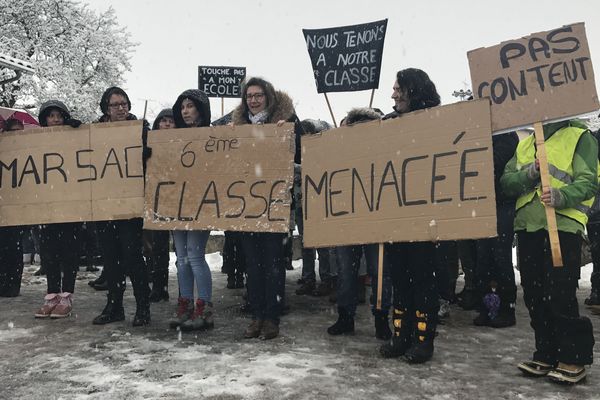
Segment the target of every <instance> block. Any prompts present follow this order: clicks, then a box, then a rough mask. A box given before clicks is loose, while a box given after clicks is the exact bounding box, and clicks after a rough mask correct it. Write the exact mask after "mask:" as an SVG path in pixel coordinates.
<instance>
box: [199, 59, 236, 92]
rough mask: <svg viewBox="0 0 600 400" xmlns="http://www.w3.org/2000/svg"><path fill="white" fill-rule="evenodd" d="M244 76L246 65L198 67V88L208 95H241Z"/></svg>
mask: <svg viewBox="0 0 600 400" xmlns="http://www.w3.org/2000/svg"><path fill="white" fill-rule="evenodd" d="M245 78H246V67H215V66H199V67H198V89H200V90H202V91H203V92H205V93H206V94H207V95H208V97H234V98H239V97H241V96H242V82H243V81H244V79H245Z"/></svg>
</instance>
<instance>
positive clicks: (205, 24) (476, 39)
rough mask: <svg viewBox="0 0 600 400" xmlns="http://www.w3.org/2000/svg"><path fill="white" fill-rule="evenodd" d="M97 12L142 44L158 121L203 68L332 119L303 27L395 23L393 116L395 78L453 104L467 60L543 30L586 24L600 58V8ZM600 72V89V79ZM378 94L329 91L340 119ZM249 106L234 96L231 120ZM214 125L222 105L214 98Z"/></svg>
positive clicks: (592, 4)
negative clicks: (418, 77)
mask: <svg viewBox="0 0 600 400" xmlns="http://www.w3.org/2000/svg"><path fill="white" fill-rule="evenodd" d="M83 2H84V3H89V4H90V6H91V7H92V8H93V9H96V10H99V11H104V10H106V9H107V8H108V7H109V6H112V7H113V8H114V9H115V10H116V12H117V16H118V21H119V24H120V25H121V26H125V27H126V28H127V29H128V30H129V32H130V33H131V35H132V40H133V41H135V42H138V43H139V46H138V47H137V48H136V51H135V54H134V55H133V57H132V71H131V72H129V73H127V74H126V76H125V82H126V83H125V85H124V88H125V89H126V90H127V92H128V94H129V96H130V98H131V101H132V103H133V112H134V113H135V114H137V115H138V116H141V115H142V114H143V106H144V99H147V100H148V101H149V103H148V117H149V118H150V119H151V118H152V117H154V115H156V113H158V111H160V109H161V108H163V107H165V106H171V105H172V104H173V103H174V101H175V99H176V98H177V96H178V95H179V94H180V93H181V92H182V91H183V90H185V89H189V88H197V85H198V65H231V66H245V67H247V75H248V76H261V77H264V78H265V79H267V80H269V81H271V82H272V83H273V84H274V86H275V88H276V89H279V90H283V91H286V92H287V93H288V94H289V95H290V96H291V97H292V98H293V99H294V103H295V105H296V112H297V114H298V116H299V117H300V118H301V119H304V118H321V119H326V120H328V121H330V122H331V117H330V116H329V112H328V109H327V104H326V102H325V99H324V97H323V95H322V94H318V93H317V90H316V86H315V83H314V80H313V74H312V67H311V63H310V58H309V55H308V51H307V49H306V43H305V42H304V37H303V35H302V28H328V27H336V26H343V25H353V24H359V23H365V22H372V21H377V20H380V19H385V18H387V19H388V27H387V34H386V38H385V47H384V52H383V61H382V68H381V79H380V83H379V89H378V90H377V91H376V92H375V99H374V102H373V106H374V107H379V108H381V109H382V110H383V111H384V112H388V111H391V107H392V105H393V102H392V100H391V99H390V96H391V93H392V85H393V83H394V80H395V73H396V71H398V70H399V69H403V68H407V67H416V68H421V69H423V70H425V71H426V72H427V73H428V74H429V76H430V77H431V79H432V80H433V81H434V83H435V84H436V86H437V88H438V92H439V93H440V95H441V96H442V102H443V104H448V103H452V102H454V101H456V98H454V97H453V96H452V92H453V91H454V90H460V89H470V88H471V84H470V75H469V67H468V62H467V56H466V53H467V51H469V50H473V49H476V48H479V47H488V46H492V45H495V44H499V43H500V42H502V41H505V40H510V39H516V38H518V37H521V36H526V35H528V34H530V33H533V32H540V31H546V30H550V29H554V28H558V27H560V26H562V25H566V24H571V23H574V22H585V23H586V30H587V37H588V41H589V45H590V52H591V54H592V62H593V63H594V64H595V66H596V72H597V71H598V68H600V67H598V65H600V64H598V63H599V62H600V61H598V60H599V59H598V57H600V18H599V17H600V2H599V1H598V0H569V1H566V2H561V3H560V4H559V5H556V2H545V1H544V2H542V1H527V0H516V1H515V0H502V1H495V2H492V1H467V0H452V1H448V0H436V1H432V0H422V1H419V2H417V1H410V2H408V1H404V0H390V1H384V0H369V1H367V0H363V1H355V0H297V1H288V0H262V1H255V0H217V1H214V0H200V1H190V0H187V1H184V0H169V1H164V0H153V1H146V0H127V1H124V0H120V1H115V0H84V1H83ZM599 74H600V73H598V72H597V73H596V86H598V82H600V80H599V78H598V76H599ZM370 95H371V92H370V91H361V92H344V93H330V94H328V96H329V99H330V102H331V105H332V108H333V111H334V114H335V116H336V120H337V121H338V122H339V120H340V119H341V117H343V116H344V115H345V113H346V112H347V111H348V110H349V109H350V108H352V107H355V106H367V105H368V103H369V99H370ZM238 103H239V100H238V99H225V112H226V113H227V112H228V111H230V110H231V109H233V108H234V107H235V106H236V105H237V104H238ZM211 107H212V114H213V119H216V118H217V117H219V116H220V115H221V100H220V99H212V100H211Z"/></svg>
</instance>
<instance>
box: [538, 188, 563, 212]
mask: <svg viewBox="0 0 600 400" xmlns="http://www.w3.org/2000/svg"><path fill="white" fill-rule="evenodd" d="M541 200H542V202H543V203H544V204H545V205H547V206H550V207H553V208H558V209H560V208H564V207H565V198H564V196H563V194H562V193H561V191H560V189H556V188H550V189H549V190H548V189H546V190H544V192H543V193H542V197H541Z"/></svg>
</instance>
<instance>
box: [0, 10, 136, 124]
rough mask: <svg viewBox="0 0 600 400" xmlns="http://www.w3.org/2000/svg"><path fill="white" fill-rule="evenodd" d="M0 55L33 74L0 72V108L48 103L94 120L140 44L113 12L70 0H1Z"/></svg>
mask: <svg viewBox="0 0 600 400" xmlns="http://www.w3.org/2000/svg"><path fill="white" fill-rule="evenodd" d="M0 10H2V12H1V13H0V52H2V53H5V54H8V55H11V56H14V57H18V58H20V59H23V60H27V61H30V62H31V63H32V64H33V67H34V69H35V74H33V75H27V74H22V75H17V74H16V73H15V72H14V71H11V70H9V69H6V68H5V69H2V68H0V105H2V106H8V107H20V108H27V109H34V108H36V107H39V105H40V104H41V103H42V102H44V101H46V100H49V99H59V100H62V101H64V102H65V103H66V104H68V105H69V106H70V107H71V108H72V111H73V115H74V116H76V117H78V118H81V119H83V120H84V121H91V120H92V119H93V118H94V117H96V116H97V115H98V112H99V107H98V103H99V100H100V96H101V95H102V92H103V91H104V90H105V89H106V88H107V87H109V86H113V85H120V84H122V83H123V79H122V76H123V74H124V73H125V72H126V71H129V70H130V69H131V64H130V57H131V54H132V52H133V51H134V49H135V46H136V45H137V44H135V43H133V42H131V40H130V38H129V36H130V35H129V33H128V32H127V30H126V29H125V28H123V27H120V26H119V25H118V23H117V21H116V15H115V11H114V10H113V9H112V8H109V9H108V10H107V11H105V12H103V13H96V12H93V11H91V10H89V9H88V8H87V6H86V5H82V4H81V3H79V2H77V1H72V0H0Z"/></svg>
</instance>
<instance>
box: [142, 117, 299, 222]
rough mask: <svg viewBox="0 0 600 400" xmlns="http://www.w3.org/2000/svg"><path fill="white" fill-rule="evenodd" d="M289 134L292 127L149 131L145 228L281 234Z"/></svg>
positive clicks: (289, 168)
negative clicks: (150, 150)
mask: <svg viewBox="0 0 600 400" xmlns="http://www.w3.org/2000/svg"><path fill="white" fill-rule="evenodd" d="M293 132H294V125H293V124H292V123H286V124H283V125H282V126H281V127H279V126H277V125H275V124H267V125H239V126H235V127H229V126H217V127H206V128H186V129H173V130H171V129H170V130H160V131H155V132H152V135H149V136H148V145H149V146H151V147H152V157H151V158H150V159H149V160H148V164H147V169H146V204H145V211H144V227H145V228H146V229H182V230H190V229H213V230H228V231H245V232H288V230H289V225H290V204H291V194H290V192H291V187H292V184H293V175H294V169H293V164H294V163H293V159H294V141H293V140H292V137H293Z"/></svg>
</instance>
